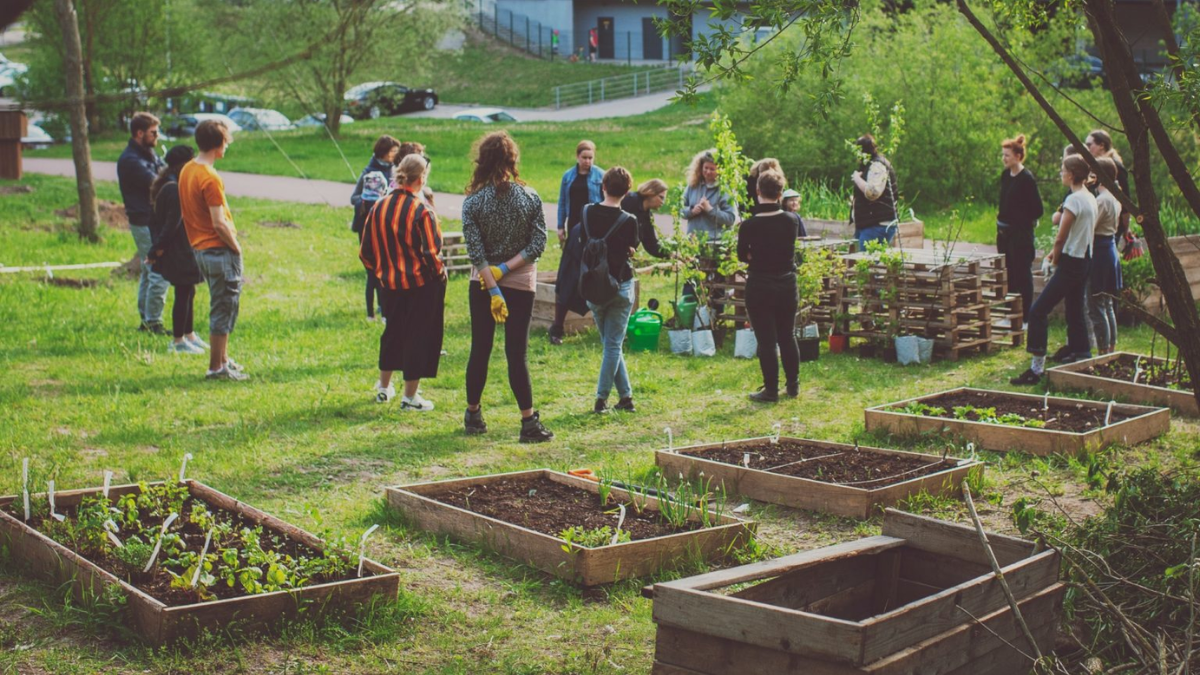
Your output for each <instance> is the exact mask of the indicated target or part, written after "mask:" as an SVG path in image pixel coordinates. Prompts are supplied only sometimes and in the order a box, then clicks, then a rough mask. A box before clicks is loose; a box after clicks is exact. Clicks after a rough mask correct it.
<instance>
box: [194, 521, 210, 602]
mask: <svg viewBox="0 0 1200 675" xmlns="http://www.w3.org/2000/svg"><path fill="white" fill-rule="evenodd" d="M210 541H212V530H211V529H209V531H208V534H206V535H204V547H203V548H201V549H200V562H198V563H196V573H195V574H193V575H192V588H195V587H196V583H197V582H199V581H200V571H201V570H203V569H204V556H205V555H207V554H208V543H209V542H210Z"/></svg>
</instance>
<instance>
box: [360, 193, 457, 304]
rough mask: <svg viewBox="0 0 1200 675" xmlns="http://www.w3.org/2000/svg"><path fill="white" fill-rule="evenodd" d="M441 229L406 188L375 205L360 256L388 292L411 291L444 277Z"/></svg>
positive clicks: (427, 210) (431, 214) (433, 216)
mask: <svg viewBox="0 0 1200 675" xmlns="http://www.w3.org/2000/svg"><path fill="white" fill-rule="evenodd" d="M441 254H442V226H441V225H440V224H439V223H438V219H437V215H436V214H434V212H433V210H432V209H428V208H426V207H425V204H424V203H423V202H422V201H421V200H420V199H419V198H418V197H416V196H414V195H413V193H411V192H409V191H408V190H405V189H403V188H401V189H399V190H393V191H392V192H391V194H389V195H388V196H386V197H384V198H383V199H381V200H379V201H378V202H376V203H375V206H374V208H372V209H371V212H370V214H368V215H367V222H366V225H365V226H364V227H363V238H362V246H361V247H360V248H359V251H358V257H359V258H360V259H361V260H362V263H363V266H364V267H366V268H367V270H369V271H370V272H371V273H372V274H374V275H375V277H376V278H377V279H379V283H380V284H382V285H383V287H384V288H387V289H389V290H393V291H398V290H408V289H410V288H417V287H419V286H424V285H425V284H426V282H429V281H435V280H437V279H440V278H441V277H442V270H443V268H444V263H443V262H442V258H441Z"/></svg>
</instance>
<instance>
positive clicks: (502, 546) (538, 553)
mask: <svg viewBox="0 0 1200 675" xmlns="http://www.w3.org/2000/svg"><path fill="white" fill-rule="evenodd" d="M522 476H529V477H531V478H533V477H543V478H548V479H550V480H552V481H555V482H556V483H562V484H564V485H571V486H574V487H578V488H582V489H584V490H587V491H588V492H592V493H597V492H598V491H599V487H598V486H597V484H596V483H595V482H594V481H590V480H584V479H582V478H577V477H575V476H570V475H567V474H565V473H559V472H558V471H552V470H550V469H535V470H532V471H517V472H513V473H502V474H493V475H489V476H477V477H474V478H460V479H456V480H446V481H438V482H432V483H417V484H414V485H402V486H398V487H389V488H386V490H385V491H386V493H387V500H388V505H389V506H391V507H392V508H394V509H396V510H398V511H400V512H401V513H402V514H404V516H405V517H406V518H408V519H409V520H410V521H411V522H412V523H413V524H414V525H415V526H416V527H418V528H420V529H423V530H430V531H433V532H437V533H439V534H446V535H450V536H452V537H454V538H455V539H459V540H461V541H468V542H472V543H478V544H482V545H484V546H487V547H488V548H491V549H493V550H495V551H496V552H497V553H500V554H501V555H505V556H507V557H510V558H513V559H516V560H519V561H521V562H524V563H526V564H528V565H530V566H532V567H536V568H538V569H540V570H542V571H544V572H548V573H550V574H553V575H555V576H558V577H562V578H564V579H569V580H572V581H576V582H578V583H580V584H581V585H583V586H596V585H599V584H607V583H612V582H614V581H620V580H622V579H631V578H635V577H641V576H646V575H648V574H653V573H655V572H657V571H659V570H661V569H665V568H669V567H670V566H672V565H676V564H679V563H681V562H684V561H687V560H695V559H696V558H697V557H699V558H700V559H702V560H714V559H717V558H720V557H722V556H723V555H724V553H725V551H727V550H729V549H730V548H733V547H736V546H738V545H740V544H742V543H745V542H746V541H747V538H748V537H752V536H753V534H754V530H755V527H756V526H755V523H754V522H753V521H748V520H742V519H740V518H736V517H733V516H724V515H722V516H717V521H718V522H719V523H720V524H719V525H716V526H715V527H710V528H707V529H700V530H693V531H691V532H682V533H679V534H672V535H667V536H664V537H655V538H652V539H641V540H638V541H631V542H625V543H621V544H615V545H612V546H601V547H597V548H585V547H583V546H579V545H578V544H571V546H570V551H566V550H563V546H564V545H565V543H566V542H564V541H563V540H562V539H560V538H558V537H552V536H549V535H546V534H542V533H541V532H535V531H533V530H530V529H527V528H524V527H521V526H520V525H515V524H513V523H509V522H505V521H503V520H498V519H496V518H491V517H488V516H484V515H480V514H478V513H474V512H472V511H468V510H466V509H460V508H458V507H455V506H451V505H449V504H445V503H443V502H440V501H438V500H437V497H438V495H439V494H442V493H445V492H447V491H449V490H452V489H455V488H459V487H464V486H472V485H482V484H486V483H489V482H493V481H498V480H503V479H509V478H514V477H522ZM611 494H612V496H613V498H615V499H620V500H628V499H629V493H628V492H626V491H625V490H621V489H617V488H613V490H612V492H611ZM646 508H648V509H650V510H658V500H657V499H654V498H648V499H647V500H646ZM698 518H699V517H698V516H696V517H694V519H696V520H698Z"/></svg>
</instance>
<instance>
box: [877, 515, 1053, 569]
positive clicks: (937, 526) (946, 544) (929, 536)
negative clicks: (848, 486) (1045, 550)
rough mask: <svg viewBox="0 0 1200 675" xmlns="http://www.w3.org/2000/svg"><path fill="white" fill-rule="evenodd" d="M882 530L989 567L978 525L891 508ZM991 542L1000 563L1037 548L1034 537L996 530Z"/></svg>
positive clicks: (925, 548)
mask: <svg viewBox="0 0 1200 675" xmlns="http://www.w3.org/2000/svg"><path fill="white" fill-rule="evenodd" d="M883 534H884V535H885V536H889V537H896V538H897V539H906V540H908V542H909V545H911V546H913V547H914V548H918V549H921V550H923V551H929V552H931V553H936V554H939V555H944V556H949V557H951V558H957V559H960V560H966V561H968V562H971V563H975V564H976V565H979V566H981V567H987V568H989V569H990V567H989V565H990V563H989V561H988V558H987V554H986V553H985V552H984V551H983V548H982V546H981V545H980V543H979V539H978V535H977V534H976V531H975V528H973V527H970V526H967V525H959V524H956V523H949V522H946V521H944V520H937V519H935V518H929V517H926V516H920V515H917V514H914V513H905V512H904V511H898V510H896V509H888V510H887V511H886V512H884V516H883ZM988 542H989V543H990V544H991V546H992V550H993V551H994V552H995V554H996V560H997V561H998V562H999V563H1000V565H1001V567H1004V566H1007V565H1011V564H1013V563H1015V562H1018V561H1020V560H1023V559H1025V558H1028V557H1029V556H1031V555H1032V554H1033V552H1034V550H1035V549H1034V544H1033V542H1031V541H1026V540H1024V539H1018V538H1016V537H1009V536H1005V535H1002V534H995V533H993V532H989V533H988Z"/></svg>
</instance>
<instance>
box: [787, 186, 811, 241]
mask: <svg viewBox="0 0 1200 675" xmlns="http://www.w3.org/2000/svg"><path fill="white" fill-rule="evenodd" d="M782 200H783V204H782V206H783V210H784V212H785V213H794V214H796V217H797V218H799V219H800V230H799V233H798V234H797V235H796V236H797V237H798V238H799V237H807V236H808V232H807V231H806V230H805V229H804V218H801V217H800V193H799V192H796V191H795V190H793V189H791V188H788V189H786V190H784V191H783V197H782Z"/></svg>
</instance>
